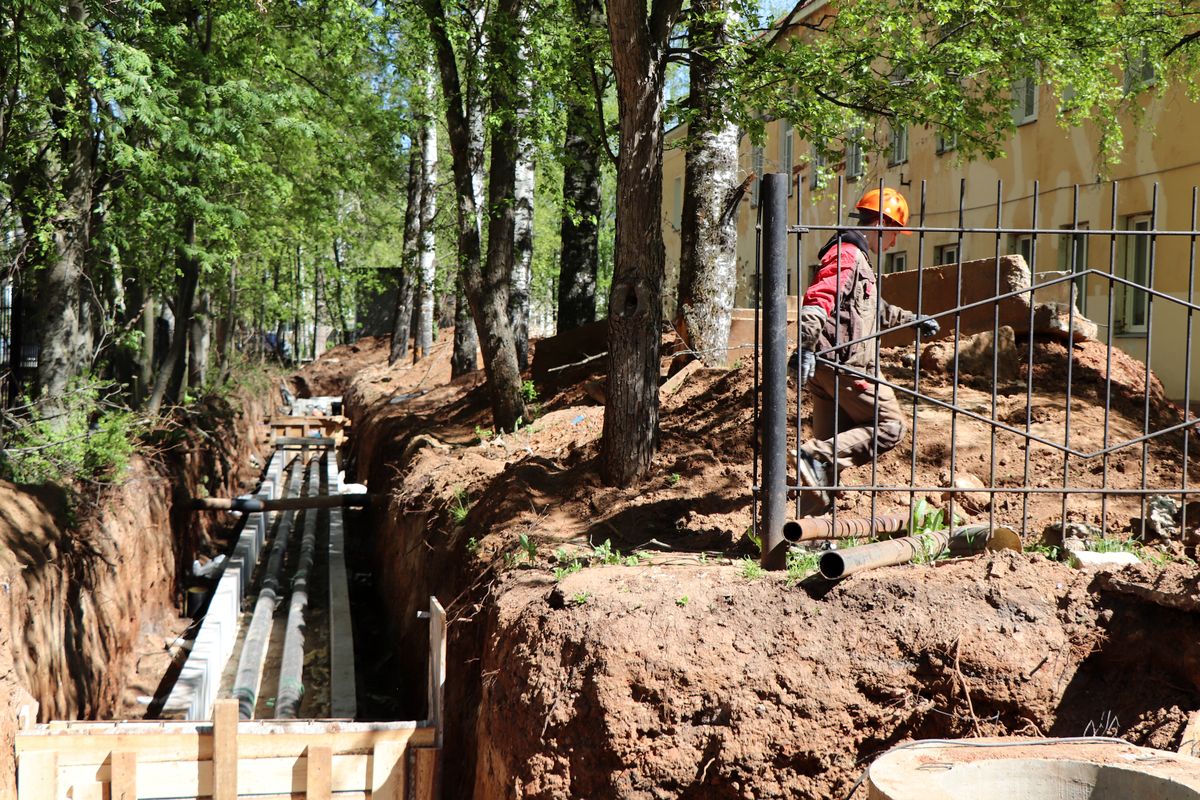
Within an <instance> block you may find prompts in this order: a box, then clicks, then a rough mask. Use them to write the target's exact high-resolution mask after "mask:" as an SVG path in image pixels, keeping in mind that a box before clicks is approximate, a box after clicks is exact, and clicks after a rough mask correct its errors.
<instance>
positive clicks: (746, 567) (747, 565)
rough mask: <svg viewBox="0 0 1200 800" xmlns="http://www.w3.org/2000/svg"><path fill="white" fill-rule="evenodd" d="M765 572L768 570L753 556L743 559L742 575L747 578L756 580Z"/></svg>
mask: <svg viewBox="0 0 1200 800" xmlns="http://www.w3.org/2000/svg"><path fill="white" fill-rule="evenodd" d="M765 574H767V572H766V570H764V569H763V568H762V564H759V563H758V562H757V561H755V560H754V559H753V558H743V559H742V577H743V578H745V579H746V580H748V581H755V580H758V579H759V578H761V577H762V576H763V575H765Z"/></svg>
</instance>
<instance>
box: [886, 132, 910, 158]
mask: <svg viewBox="0 0 1200 800" xmlns="http://www.w3.org/2000/svg"><path fill="white" fill-rule="evenodd" d="M907 161H908V126H907V125H898V124H894V123H893V125H892V130H891V145H890V147H889V149H888V166H889V167H897V166H900V165H901V164H904V163H906V162H907Z"/></svg>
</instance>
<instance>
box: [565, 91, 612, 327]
mask: <svg viewBox="0 0 1200 800" xmlns="http://www.w3.org/2000/svg"><path fill="white" fill-rule="evenodd" d="M594 116H595V110H594V108H593V106H592V104H591V103H588V102H584V101H582V100H572V101H571V102H570V103H569V104H568V105H567V132H566V141H565V142H564V144H563V153H564V158H563V212H562V229H561V231H562V254H561V261H560V263H559V271H558V331H559V332H560V333H561V332H562V331H568V330H571V329H572V328H578V327H579V326H580V325H586V324H587V323H589V322H592V321H593V320H595V319H596V274H597V272H598V271H599V268H600V164H601V161H600V159H601V157H602V155H603V153H602V151H601V147H600V143H599V142H598V141H597V136H598V132H597V131H596V130H595V128H596V125H595V122H594V121H593V117H594Z"/></svg>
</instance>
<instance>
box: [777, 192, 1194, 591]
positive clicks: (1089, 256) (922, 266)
mask: <svg viewBox="0 0 1200 800" xmlns="http://www.w3.org/2000/svg"><path fill="white" fill-rule="evenodd" d="M787 180H788V179H787V177H785V176H783V175H768V176H765V177H764V180H763V183H762V191H761V202H760V204H759V211H760V215H761V218H760V222H759V226H758V228H759V237H758V241H757V242H756V246H755V291H754V298H755V315H756V339H755V348H756V363H755V370H754V384H755V387H754V388H755V397H756V398H757V400H756V408H755V414H754V424H755V431H754V438H755V447H754V458H755V464H754V469H753V483H754V486H753V500H754V502H753V512H754V515H755V524H756V526H757V527H758V530H757V533H758V535H759V537H760V539H761V541H762V543H763V563H764V565H766V566H768V567H775V568H778V567H779V566H781V565H782V564H783V554H784V552H785V551H786V547H787V546H788V545H787V543H786V541H785V539H784V536H783V527H782V526H783V525H785V524H787V523H788V522H789V521H790V520H792V519H803V518H805V517H809V516H824V517H826V518H828V519H829V524H830V529H831V530H836V529H839V526H838V517H839V516H842V517H845V518H851V517H853V518H855V519H867V520H871V519H876V518H879V517H888V516H896V515H902V516H903V517H904V518H905V519H910V520H911V519H912V518H913V514H914V511H915V510H917V509H918V506H919V505H920V501H921V500H925V499H928V500H929V501H931V502H933V503H934V504H936V505H938V506H940V507H942V509H943V511H944V514H945V519H946V520H949V521H954V522H953V523H952V524H957V522H958V521H960V520H961V522H963V523H966V522H970V523H973V524H984V523H986V524H988V525H989V526H992V527H995V526H996V525H1004V526H1008V527H1010V528H1012V529H1014V530H1017V531H1019V532H1020V534H1021V535H1022V536H1023V537H1034V536H1039V535H1042V534H1043V533H1046V532H1047V531H1051V530H1057V531H1058V532H1059V533H1060V534H1061V533H1065V532H1066V531H1067V528H1068V527H1069V526H1071V525H1075V526H1082V528H1081V529H1082V530H1085V531H1087V532H1090V533H1091V534H1092V535H1095V536H1097V537H1105V536H1108V535H1126V534H1127V535H1132V536H1134V537H1138V538H1141V537H1146V536H1151V535H1158V534H1161V533H1162V532H1163V530H1164V529H1167V528H1169V529H1171V530H1173V531H1177V532H1181V533H1182V534H1183V535H1184V536H1185V539H1186V537H1187V536H1188V535H1189V532H1191V528H1189V519H1188V518H1189V516H1190V517H1191V518H1192V519H1191V522H1192V526H1193V527H1196V526H1200V507H1190V506H1189V503H1188V500H1189V498H1190V495H1191V493H1192V491H1193V490H1192V488H1191V486H1192V485H1193V484H1194V482H1195V481H1194V480H1193V479H1192V477H1191V471H1192V470H1193V469H1194V466H1193V464H1192V463H1191V461H1192V459H1191V458H1190V455H1191V454H1190V445H1191V435H1192V432H1193V426H1194V425H1195V424H1196V422H1197V419H1196V417H1194V416H1193V415H1192V413H1191V411H1190V409H1191V402H1192V380H1193V376H1192V358H1193V348H1192V337H1193V316H1194V315H1195V314H1196V312H1197V311H1200V302H1198V298H1196V296H1195V266H1196V239H1197V236H1200V231H1197V226H1196V221H1197V199H1198V192H1197V190H1196V189H1195V188H1192V189H1191V191H1190V194H1189V195H1188V196H1185V197H1170V198H1167V197H1165V196H1160V189H1159V185H1158V184H1153V185H1152V186H1151V185H1150V184H1141V183H1137V184H1134V185H1132V186H1128V187H1126V184H1120V183H1109V184H1095V185H1087V186H1074V187H1065V188H1061V187H1060V188H1059V189H1054V190H1050V191H1048V192H1043V191H1042V190H1041V188H1040V186H1039V185H1038V184H1037V183H1036V182H1035V183H1034V186H1033V191H1032V193H1025V194H1024V195H1022V196H1020V197H1015V198H1012V199H1006V192H1005V187H1004V186H1003V184H1002V183H997V184H996V186H995V189H994V192H992V191H991V190H990V189H989V190H988V192H987V194H986V195H981V194H980V193H978V192H977V191H975V189H976V187H968V186H967V184H966V182H965V181H963V182H960V184H959V186H958V191H957V192H956V196H954V197H945V196H938V197H931V196H929V193H928V191H927V187H926V184H925V183H924V182H921V184H920V185H919V186H918V187H916V190H915V191H912V190H911V187H910V189H909V191H908V193H909V196H908V198H907V199H908V202H909V204H910V205H909V207H910V209H911V214H910V217H909V221H908V226H907V227H905V228H901V229H897V228H894V227H886V228H885V227H884V220H883V219H882V218H877V219H875V220H870V222H871V224H862V223H861V221H860V220H858V219H856V218H854V217H853V216H851V214H852V212H853V209H854V205H855V203H856V202H857V201H858V194H859V192H860V191H863V190H864V189H867V188H878V189H879V190H880V192H881V193H882V191H883V190H884V189H885V187H884V185H883V182H882V181H880V182H879V183H878V185H877V186H868V187H856V189H855V191H854V193H853V194H850V193H849V192H850V187H848V186H847V185H845V184H844V183H843V182H842V180H841V179H839V180H838V182H837V183H836V185H835V186H833V187H832V188H831V189H830V190H829V191H828V193H827V194H826V195H822V196H820V197H817V198H814V199H813V200H809V199H806V198H805V197H804V196H803V189H804V182H803V180H801V179H800V178H799V177H797V180H796V182H795V184H794V185H793V187H792V189H793V190H794V192H793V196H794V198H795V207H794V208H795V217H794V219H795V221H794V223H793V224H790V225H788V224H786V222H784V220H783V217H784V216H785V215H786V213H787V211H786V209H787V207H788V202H789V199H788V198H789V193H788V183H787ZM1123 188H1127V195H1123V193H1122V189H1123ZM902 191H903V189H902ZM988 195H990V199H989V198H988ZM981 198H982V199H981ZM830 201H832V203H833V204H834V205H833V208H834V209H835V211H834V213H832V214H829V215H828V216H826V217H820V218H816V217H814V218H813V219H806V215H808V216H814V215H813V211H814V210H815V209H817V208H827V207H828V206H829V204H830ZM1168 201H1169V202H1168ZM1165 208H1170V209H1171V210H1172V214H1173V216H1172V217H1170V219H1168V218H1167V217H1166V215H1164V213H1163V209H1165ZM847 210H849V212H850V213H847ZM1185 212H1186V213H1185ZM847 232H856V233H857V234H858V235H859V237H860V238H857V239H856V240H855V241H856V242H857V245H852V244H847V243H846V241H847V240H845V239H843V240H842V243H841V244H839V243H838V242H837V241H835V240H836V238H837V237H838V236H839V234H846V233H847ZM893 233H901V234H905V235H903V236H900V237H898V238H899V240H898V241H897V243H896V244H894V245H893V244H891V243H890V242H889V239H892V238H896V237H893V236H892V234H893ZM851 239H855V237H853V236H852V237H851ZM827 240H828V243H827ZM864 241H865V242H866V246H867V249H868V250H869V251H870V252H868V253H864V254H863V255H865V260H858V261H855V258H858V256H854V258H850V259H849V261H846V260H844V255H845V254H844V253H843V252H842V249H843V248H846V249H847V250H849V249H850V248H851V247H852V246H855V247H856V248H857V249H856V250H855V251H854V252H858V251H861V244H862V243H863V242H864ZM820 253H823V254H824V255H825V259H824V260H822V258H821V257H820V256H819V255H818V254H820ZM851 255H852V256H853V255H854V253H852V254H851ZM851 262H853V263H854V264H855V266H854V267H853V268H849V267H848V266H847V265H848V264H849V263H851ZM834 264H836V265H837V266H836V267H834V266H833V265H834ZM822 267H824V269H825V272H823V273H822V275H823V276H824V278H825V280H824V281H823V282H822V284H821V285H822V286H823V287H824V291H825V292H826V296H825V300H824V302H825V303H826V304H827V305H831V306H832V308H833V311H831V312H829V314H828V318H827V319H826V320H825V321H824V322H823V323H822V327H821V328H820V331H821V333H820V335H819V336H818V337H817V339H818V340H817V341H808V340H806V341H805V342H804V343H803V346H804V347H807V348H809V349H811V350H812V351H813V352H814V354H815V363H816V371H815V373H814V377H813V378H812V379H810V380H809V381H808V382H807V383H805V384H804V385H799V380H798V369H797V364H798V363H799V361H800V359H799V358H798V353H799V351H800V350H801V349H802V342H801V334H800V330H801V324H800V321H799V320H798V319H789V318H788V310H787V309H788V304H787V300H786V293H787V291H788V286H789V285H791V286H795V287H798V289H797V290H796V291H797V292H798V293H799V294H800V295H801V298H800V300H799V302H798V304H797V308H798V309H799V310H800V312H801V313H800V316H801V317H803V316H804V312H803V307H804V305H805V299H804V295H805V290H806V286H807V285H808V283H809V282H810V281H811V280H812V278H813V277H814V276H815V275H816V274H817V272H818V270H820V269H822ZM789 269H790V270H794V272H793V274H792V276H791V277H792V281H790V282H789V275H788V272H789ZM830 270H832V271H833V273H836V274H838V275H840V276H842V277H840V278H838V279H834V280H832V281H831V280H830V278H829V275H830V274H831V272H830ZM806 278H807V279H808V280H806ZM813 302H816V300H815V299H814V300H813ZM864 310H865V311H864ZM856 311H857V312H862V313H860V314H859V316H858V317H856V316H855V312H856ZM907 312H911V313H907ZM760 313H761V316H762V335H761V337H759V336H758V334H757V327H758V326H757V317H758V315H759V314H760ZM863 313H865V314H868V315H873V317H874V318H873V319H865V318H862V316H863ZM927 318H932V319H933V320H935V321H936V322H937V324H938V328H939V330H938V332H937V333H936V334H934V335H933V336H932V337H931V336H929V335H928V334H923V333H922V326H921V325H920V324H919V323H920V321H921V320H924V319H927ZM809 328H810V329H811V328H812V324H811V320H809ZM931 329H932V326H928V327H926V328H925V330H926V331H928V330H931ZM789 358H790V359H791V360H790V361H789ZM760 360H761V361H760ZM781 364H790V365H791V367H790V368H788V369H786V370H784V369H781V367H780V365H781ZM781 409H783V410H784V411H781ZM781 414H782V415H785V416H786V419H785V421H784V422H783V423H781V422H780V419H781ZM760 440H761V447H759V445H758V442H759V441H760ZM780 453H783V454H785V456H784V458H785V459H786V463H787V466H786V467H785V468H781V467H780V463H781V461H780V455H779V454H780ZM806 459H811V461H806ZM798 462H804V463H809V464H811V463H813V462H815V463H818V464H819V465H820V467H822V468H823V470H822V471H823V472H824V475H823V476H822V477H824V482H823V483H820V485H810V484H812V480H811V479H809V480H802V473H801V470H800V468H801V467H803V466H804V464H799V463H798ZM811 474H814V473H812V470H811V469H810V470H809V475H808V477H809V478H811ZM815 474H820V471H819V472H817V473H815ZM781 476H782V477H781ZM819 492H826V493H828V496H829V497H831V498H832V499H833V502H832V503H831V504H830V505H829V506H828V507H827V508H823V507H821V504H820V502H819V501H818V500H817V498H818V497H819V494H818V493H819ZM1198 538H1200V537H1198Z"/></svg>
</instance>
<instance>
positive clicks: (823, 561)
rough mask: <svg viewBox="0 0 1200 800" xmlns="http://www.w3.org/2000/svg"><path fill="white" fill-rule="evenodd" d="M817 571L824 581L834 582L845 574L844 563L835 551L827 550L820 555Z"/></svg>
mask: <svg viewBox="0 0 1200 800" xmlns="http://www.w3.org/2000/svg"><path fill="white" fill-rule="evenodd" d="M817 570H818V571H819V572H820V573H821V577H822V578H824V579H825V580H828V581H835V580H837V579H838V578H840V577H842V576H843V575H845V574H846V561H845V559H843V558H842V556H841V554H840V553H838V552H837V551H836V550H829V551H827V552H825V553H822V554H821V558H820V559H819V560H818V561H817Z"/></svg>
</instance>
